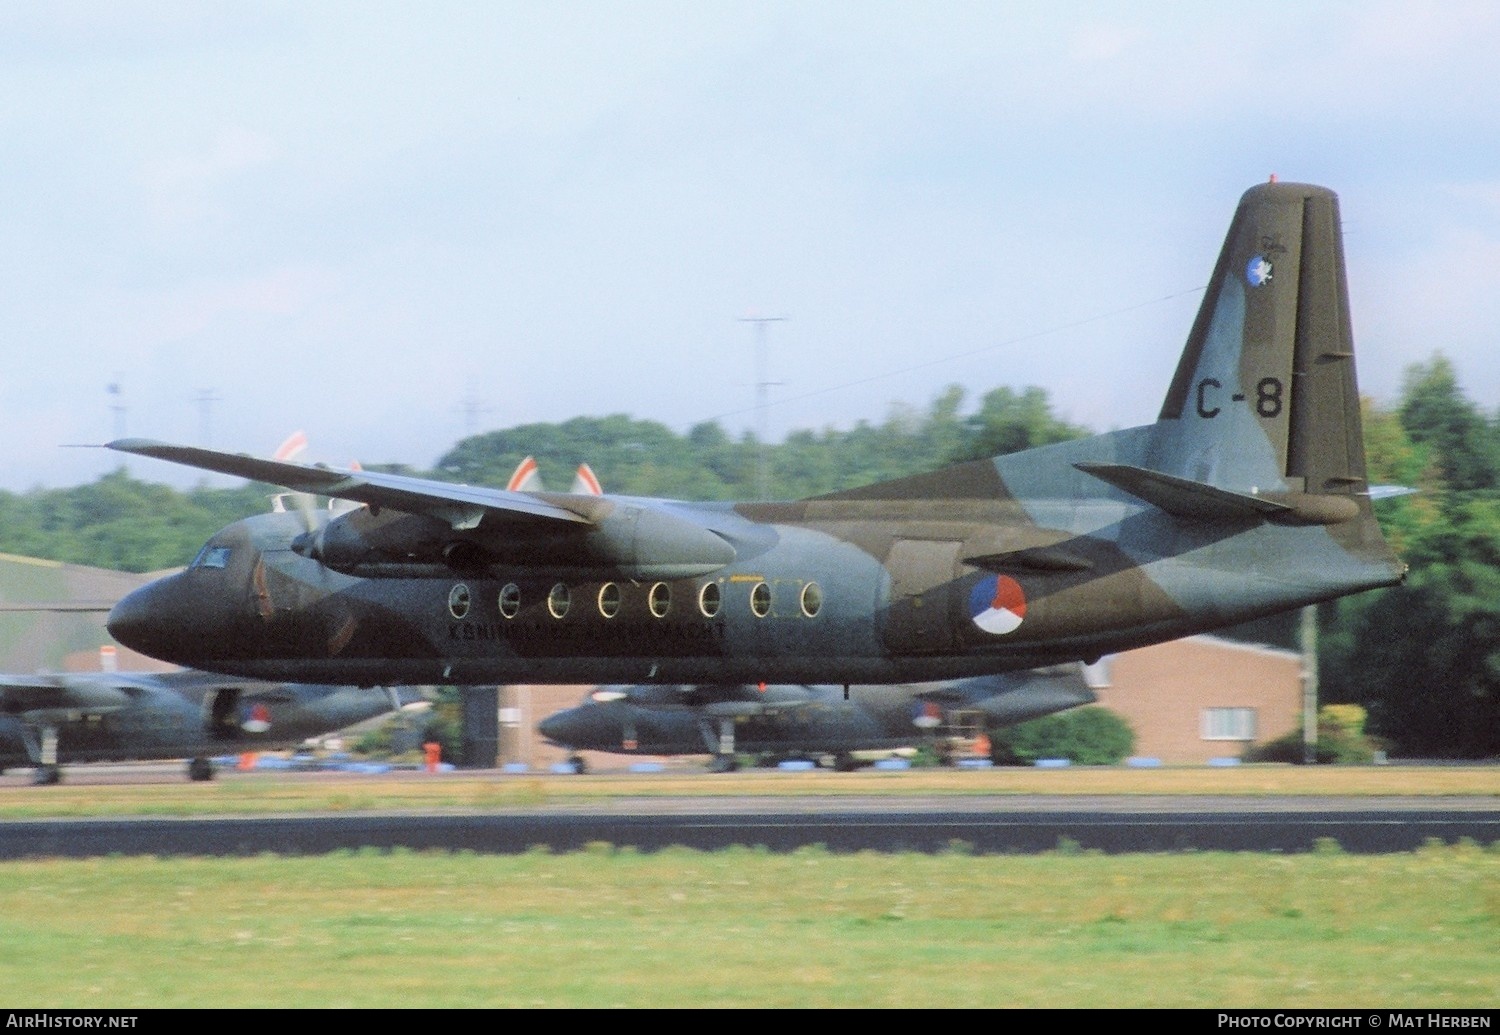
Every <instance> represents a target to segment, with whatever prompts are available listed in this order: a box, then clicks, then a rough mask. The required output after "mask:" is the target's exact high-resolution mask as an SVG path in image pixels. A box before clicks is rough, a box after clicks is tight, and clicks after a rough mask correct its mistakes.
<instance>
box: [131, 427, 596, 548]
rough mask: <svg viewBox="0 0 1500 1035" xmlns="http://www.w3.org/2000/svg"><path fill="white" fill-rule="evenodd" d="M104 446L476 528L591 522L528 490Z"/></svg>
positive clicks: (139, 443)
mask: <svg viewBox="0 0 1500 1035" xmlns="http://www.w3.org/2000/svg"><path fill="white" fill-rule="evenodd" d="M105 448H107V449H113V450H116V451H118V452H121V453H134V454H135V455H137V456H149V457H153V458H155V459H157V460H167V461H170V462H171V463H174V464H183V465H185V466H187V467H197V468H199V469H201V470H204V471H216V472H218V473H219V474H229V475H235V476H238V477H240V478H249V479H251V480H252V481H258V482H267V483H269V484H271V485H281V486H284V487H286V488H288V489H292V490H294V491H296V492H306V493H313V494H316V495H319V496H334V497H337V498H338V499H346V500H354V501H355V502H357V503H365V504H368V505H370V506H372V507H389V508H390V509H392V510H399V511H402V512H404V513H408V514H426V515H429V516H432V517H436V518H441V519H442V520H444V521H447V522H448V523H449V524H450V525H452V526H453V527H454V528H473V527H475V526H477V525H478V524H479V522H480V521H481V520H482V519H484V518H486V517H489V518H491V519H492V520H499V521H501V522H504V523H541V524H565V525H568V524H572V525H588V524H591V523H592V522H591V521H590V520H589V518H587V517H585V516H584V515H582V514H579V513H576V512H574V511H571V510H568V509H566V508H564V507H559V506H557V505H555V504H552V503H549V502H547V501H546V500H542V499H538V498H537V497H535V496H532V495H530V494H529V493H522V492H512V491H509V490H506V489H488V488H482V487H481V488H476V487H474V486H470V485H456V484H452V483H449V482H439V481H432V480H430V479H427V478H415V477H412V476H410V475H401V474H384V473H381V472H379V471H364V470H360V471H346V470H340V469H339V468H334V467H323V466H317V465H308V464H299V463H292V462H290V461H287V460H264V459H261V458H259V457H253V456H250V455H249V454H247V453H224V452H220V451H219V450H216V449H202V448H199V447H197V446H177V445H172V444H171V443H168V442H157V441H154V440H152V439H144V438H126V439H117V440H116V441H114V442H109V443H106V446H105Z"/></svg>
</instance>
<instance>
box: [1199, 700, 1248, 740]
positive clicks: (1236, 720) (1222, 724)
mask: <svg viewBox="0 0 1500 1035" xmlns="http://www.w3.org/2000/svg"><path fill="white" fill-rule="evenodd" d="M1203 739H1204V740H1254V739H1255V709H1254V708H1205V709H1203Z"/></svg>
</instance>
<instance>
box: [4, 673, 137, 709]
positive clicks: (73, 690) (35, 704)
mask: <svg viewBox="0 0 1500 1035" xmlns="http://www.w3.org/2000/svg"><path fill="white" fill-rule="evenodd" d="M118 683H119V680H117V679H111V678H109V677H104V676H100V675H87V676H80V675H35V676H5V675H0V712H5V713H6V714H10V715H22V716H25V715H30V714H33V713H37V712H92V713H102V712H110V711H117V710H119V709H121V708H127V707H129V706H130V705H131V704H133V703H134V701H135V695H134V694H132V693H131V692H130V690H129V689H128V688H126V687H122V686H120V685H118Z"/></svg>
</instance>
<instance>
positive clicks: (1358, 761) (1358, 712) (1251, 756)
mask: <svg viewBox="0 0 1500 1035" xmlns="http://www.w3.org/2000/svg"><path fill="white" fill-rule="evenodd" d="M1380 747H1381V745H1380V742H1379V741H1377V740H1375V739H1374V738H1372V737H1368V736H1366V735H1365V710H1364V709H1363V708H1361V707H1359V706H1358V705H1354V704H1329V705H1324V706H1323V707H1322V708H1320V709H1318V742H1317V746H1316V753H1315V755H1314V759H1315V760H1316V761H1317V762H1318V763H1320V764H1323V765H1328V764H1330V763H1332V764H1337V765H1366V764H1368V763H1370V762H1372V761H1374V759H1375V752H1376V751H1378V750H1380ZM1302 757H1303V747H1302V727H1301V725H1300V724H1299V725H1298V727H1297V728H1296V729H1295V730H1293V731H1292V732H1290V733H1288V734H1287V735H1286V736H1284V737H1278V738H1276V739H1275V740H1273V741H1271V742H1269V743H1267V744H1260V745H1258V746H1255V747H1251V748H1249V749H1248V750H1246V752H1245V760H1246V761H1247V762H1292V763H1300V762H1301V761H1302Z"/></svg>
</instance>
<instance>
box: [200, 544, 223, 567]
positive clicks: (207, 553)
mask: <svg viewBox="0 0 1500 1035" xmlns="http://www.w3.org/2000/svg"><path fill="white" fill-rule="evenodd" d="M228 564H229V547H227V546H214V545H213V544H212V543H210V544H209V545H207V546H205V547H204V548H203V549H201V550H199V551H198V556H197V558H195V559H194V561H193V567H194V568H223V567H226V566H228Z"/></svg>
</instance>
